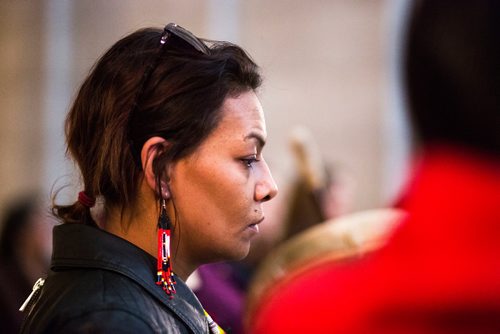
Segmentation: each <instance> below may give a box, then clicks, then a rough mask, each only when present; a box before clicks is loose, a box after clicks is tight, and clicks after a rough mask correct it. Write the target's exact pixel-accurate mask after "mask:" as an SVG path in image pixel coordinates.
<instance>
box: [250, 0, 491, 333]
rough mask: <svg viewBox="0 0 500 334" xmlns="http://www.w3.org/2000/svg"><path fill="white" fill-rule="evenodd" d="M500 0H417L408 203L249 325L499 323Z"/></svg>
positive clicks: (443, 326)
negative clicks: (386, 227) (381, 239)
mask: <svg viewBox="0 0 500 334" xmlns="http://www.w3.org/2000/svg"><path fill="white" fill-rule="evenodd" d="M499 41H500V3H499V2H498V1H495V0H478V1H467V0H459V1H451V0H444V1H432V0H424V1H415V2H414V3H413V7H412V12H411V16H410V21H409V25H408V30H407V41H406V43H407V44H406V46H405V57H404V59H405V60H404V70H403V72H404V73H405V75H406V78H405V79H406V84H407V85H406V91H407V100H408V107H409V113H410V118H411V122H412V126H413V128H414V132H415V136H416V148H415V150H414V159H415V160H414V167H413V168H414V169H413V172H412V175H411V178H410V182H409V183H408V186H407V188H406V189H405V192H404V195H403V196H402V200H401V202H400V206H401V207H402V208H403V209H404V210H406V211H407V213H408V216H407V217H406V218H404V219H403V220H402V221H401V223H400V226H399V227H398V228H396V230H395V231H394V232H393V234H392V235H391V236H390V238H389V241H388V243H387V244H386V246H384V247H382V248H381V249H379V250H377V251H376V252H374V253H372V254H371V255H370V256H368V257H365V258H363V259H362V260H359V261H357V260H352V261H346V262H344V263H340V264H339V263H338V262H330V263H322V264H321V265H318V266H315V267H313V268H309V269H308V270H307V272H303V273H301V274H300V275H296V276H293V277H288V278H287V279H286V280H284V281H282V282H280V283H279V284H278V286H276V287H275V288H274V292H273V293H271V294H270V295H269V296H268V297H267V298H266V300H265V301H263V302H262V303H261V304H260V306H261V307H260V308H258V310H257V312H256V314H255V316H254V317H253V318H252V319H251V329H252V330H251V332H252V333H258V334H259V333H278V334H279V333H303V332H304V333H305V332H307V333H309V332H310V333H405V334H406V333H500V256H499V254H500V210H499V205H500V94H499V87H500V43H499Z"/></svg>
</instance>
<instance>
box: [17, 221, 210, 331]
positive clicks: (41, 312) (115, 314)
mask: <svg viewBox="0 0 500 334" xmlns="http://www.w3.org/2000/svg"><path fill="white" fill-rule="evenodd" d="M155 268H156V259H155V258H153V257H152V256H151V255H149V254H147V253H146V252H144V251H143V250H141V249H139V248H138V247H136V246H135V245H133V244H131V243H129V242H127V241H125V240H123V239H121V238H119V237H117V236H115V235H112V234H109V233H107V232H104V231H102V230H100V229H98V228H95V227H91V226H87V225H83V224H64V225H60V226H57V227H55V228H54V249H53V255H52V265H51V271H50V273H49V275H48V277H47V279H46V281H45V284H44V285H43V287H42V289H41V290H40V291H41V292H40V293H39V294H38V295H37V296H36V297H35V298H34V299H35V300H34V303H33V304H32V305H30V306H28V308H27V309H26V311H25V312H26V313H27V314H28V315H27V318H26V319H25V322H24V324H23V328H22V330H21V333H209V326H208V321H207V319H206V317H205V315H204V311H203V308H202V306H201V304H200V303H199V301H198V299H197V298H196V296H195V295H194V294H193V292H192V291H191V290H190V289H189V288H188V287H187V286H186V284H185V283H184V282H183V281H182V280H181V279H180V278H179V277H176V280H177V284H176V289H177V293H176V294H175V296H174V298H172V299H170V298H169V297H168V295H167V294H166V293H165V292H163V290H162V289H161V288H160V287H159V286H157V285H156V284H155V275H156V269H155Z"/></svg>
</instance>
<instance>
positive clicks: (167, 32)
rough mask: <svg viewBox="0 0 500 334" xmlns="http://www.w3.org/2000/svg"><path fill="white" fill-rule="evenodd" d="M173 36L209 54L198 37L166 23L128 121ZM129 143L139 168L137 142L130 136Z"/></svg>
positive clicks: (135, 110)
mask: <svg viewBox="0 0 500 334" xmlns="http://www.w3.org/2000/svg"><path fill="white" fill-rule="evenodd" d="M173 38H178V39H180V40H182V41H183V42H185V43H186V44H187V45H188V46H190V47H192V48H193V49H194V50H196V51H198V52H200V53H202V54H205V55H208V54H210V48H209V47H208V46H207V45H206V44H205V43H203V42H202V41H201V40H200V39H199V38H198V37H196V36H195V35H193V33H191V32H190V31H188V30H187V29H184V28H183V27H181V26H180V25H177V24H175V23H169V24H167V25H166V26H165V28H163V32H162V34H161V37H160V43H159V45H158V51H157V55H156V58H155V60H154V61H153V62H151V63H150V64H149V65H148V67H147V68H146V70H145V71H144V74H143V77H142V80H141V83H140V84H139V89H138V91H137V94H136V96H135V100H134V103H133V105H132V106H133V107H132V111H131V113H130V116H129V122H130V120H132V119H133V117H134V115H135V114H137V110H138V109H139V105H140V103H141V100H142V95H143V93H144V90H145V88H146V86H147V84H148V82H149V80H150V77H151V75H152V73H153V72H154V70H155V69H156V67H157V66H158V63H159V62H160V59H161V57H160V55H161V54H162V51H163V50H164V49H165V48H166V47H167V46H168V44H169V41H171V40H172V39H173ZM130 127H131V124H130V123H129V133H130ZM129 136H130V135H129ZM130 143H131V150H132V155H133V156H134V159H135V161H136V164H137V165H138V166H139V167H140V168H142V166H141V158H140V148H139V147H136V146H135V144H138V143H134V142H133V141H132V139H131V138H130Z"/></svg>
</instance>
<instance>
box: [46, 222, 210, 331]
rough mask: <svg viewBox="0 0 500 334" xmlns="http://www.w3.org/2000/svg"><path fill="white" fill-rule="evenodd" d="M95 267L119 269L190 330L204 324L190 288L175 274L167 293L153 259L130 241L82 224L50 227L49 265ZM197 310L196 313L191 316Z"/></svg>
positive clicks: (200, 329) (197, 328) (115, 270)
mask: <svg viewBox="0 0 500 334" xmlns="http://www.w3.org/2000/svg"><path fill="white" fill-rule="evenodd" d="M65 268H66V269H68V268H97V269H104V270H109V271H113V272H116V273H119V274H121V275H124V276H126V277H128V278H129V279H131V280H133V281H135V282H136V283H137V284H139V285H141V286H142V287H143V288H144V289H145V290H146V291H148V293H149V294H150V295H151V296H152V297H154V298H156V299H157V300H158V301H160V302H161V303H162V304H163V305H165V306H166V307H167V308H169V309H170V310H171V311H172V312H173V313H175V314H176V315H177V316H178V317H179V318H180V319H182V321H183V322H184V323H185V324H186V325H187V326H188V327H189V328H191V329H192V330H193V332H195V333H198V332H204V331H206V328H207V322H206V318H205V316H204V311H203V307H202V306H201V304H200V302H199V301H198V299H197V298H196V296H195V295H194V294H193V292H192V291H191V289H190V288H189V287H188V286H187V285H186V284H185V283H184V282H183V281H182V280H181V279H180V278H179V277H178V276H176V282H177V284H176V290H177V293H176V295H174V298H169V296H168V295H167V294H166V293H165V292H164V291H163V290H162V289H161V287H159V286H157V285H156V284H155V277H156V276H155V275H156V270H155V268H156V259H155V258H154V257H152V256H151V255H149V254H148V253H146V252H145V251H143V250H142V249H140V248H138V247H137V246H135V245H134V244H132V243H130V242H128V241H126V240H124V239H122V238H119V237H117V236H115V235H113V234H111V233H108V232H105V231H103V230H100V229H98V228H95V227H92V226H88V225H84V224H63V225H59V226H56V227H55V228H54V248H53V254H52V262H51V269H52V270H53V271H61V270H64V269H65ZM192 314H199V317H195V318H194V317H192Z"/></svg>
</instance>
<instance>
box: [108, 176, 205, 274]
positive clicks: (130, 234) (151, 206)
mask: <svg viewBox="0 0 500 334" xmlns="http://www.w3.org/2000/svg"><path fill="white" fill-rule="evenodd" d="M158 212H159V207H158V203H157V200H156V197H155V196H154V193H153V192H152V191H150V189H149V188H145V187H144V184H143V187H141V191H140V194H139V195H138V199H137V204H136V205H135V207H134V208H122V207H117V208H111V209H109V212H108V213H107V215H106V219H104V220H103V221H102V222H99V227H100V228H101V229H103V230H105V231H107V232H109V233H112V234H114V235H116V236H118V237H120V238H122V239H125V240H127V241H128V242H130V243H132V244H134V245H136V246H137V247H139V248H141V249H142V250H144V251H145V252H147V253H149V254H150V255H151V256H153V257H154V258H156V257H157V256H158V234H157V233H158V228H157V225H158ZM168 212H169V216H170V217H172V218H174V217H175V215H174V214H173V208H172V207H171V205H169V206H168ZM172 223H173V226H174V228H173V231H172V234H173V236H172V240H171V256H172V268H173V270H174V272H175V274H176V275H177V276H178V277H180V278H181V279H182V280H183V281H186V280H187V279H188V277H189V276H190V275H191V274H192V273H193V271H194V270H195V269H196V267H197V265H196V264H194V262H193V261H189V257H188V256H186V254H188V252H186V251H183V247H182V246H183V245H182V244H180V239H181V238H180V236H178V235H177V234H178V233H176V231H180V230H179V229H176V228H175V225H176V222H175V221H174V219H172Z"/></svg>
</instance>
